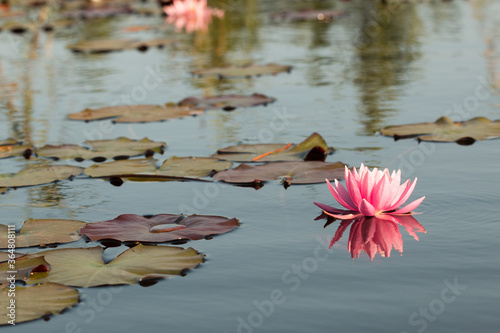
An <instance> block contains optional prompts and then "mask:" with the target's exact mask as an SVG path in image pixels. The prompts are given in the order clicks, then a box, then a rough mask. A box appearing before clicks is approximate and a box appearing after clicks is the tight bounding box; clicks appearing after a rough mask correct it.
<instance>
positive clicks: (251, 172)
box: [213, 161, 345, 186]
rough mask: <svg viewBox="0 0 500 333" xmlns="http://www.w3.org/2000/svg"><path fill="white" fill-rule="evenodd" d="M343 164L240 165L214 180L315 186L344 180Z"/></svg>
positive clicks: (216, 176)
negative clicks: (278, 182)
mask: <svg viewBox="0 0 500 333" xmlns="http://www.w3.org/2000/svg"><path fill="white" fill-rule="evenodd" d="M344 166H345V164H344V163H342V162H334V163H327V162H320V161H304V162H274V163H267V164H262V165H256V166H252V165H248V164H240V165H239V166H237V167H236V168H234V169H230V170H224V171H220V172H217V173H216V174H215V175H214V176H213V178H214V179H215V180H222V181H224V182H226V183H232V184H252V183H253V184H256V183H260V182H264V181H272V180H277V179H281V180H282V181H283V182H284V184H285V186H286V185H291V184H314V183H322V182H324V181H325V178H326V179H328V180H334V179H342V178H344Z"/></svg>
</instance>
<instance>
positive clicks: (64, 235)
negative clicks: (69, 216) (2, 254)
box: [0, 219, 86, 249]
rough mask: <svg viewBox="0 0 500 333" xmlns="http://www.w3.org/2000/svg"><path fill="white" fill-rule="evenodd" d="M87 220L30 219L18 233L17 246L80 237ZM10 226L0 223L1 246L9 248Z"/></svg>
mask: <svg viewBox="0 0 500 333" xmlns="http://www.w3.org/2000/svg"><path fill="white" fill-rule="evenodd" d="M85 225H86V223H85V222H82V221H75V220H61V219H29V220H27V221H26V222H24V224H23V227H22V228H21V231H20V232H19V233H18V234H16V238H15V239H16V248H20V247H30V246H37V245H45V244H54V243H69V242H74V241H77V240H79V239H80V234H79V233H78V231H79V230H80V229H81V228H83V227H84V226H85ZM7 245H8V227H7V226H6V225H1V224H0V248H2V249H4V248H7Z"/></svg>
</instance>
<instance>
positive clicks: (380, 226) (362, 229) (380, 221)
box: [330, 215, 425, 260]
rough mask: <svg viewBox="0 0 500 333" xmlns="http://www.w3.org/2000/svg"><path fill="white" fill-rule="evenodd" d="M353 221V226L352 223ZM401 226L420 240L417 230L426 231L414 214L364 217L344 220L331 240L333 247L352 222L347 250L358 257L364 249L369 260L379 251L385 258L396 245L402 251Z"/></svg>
mask: <svg viewBox="0 0 500 333" xmlns="http://www.w3.org/2000/svg"><path fill="white" fill-rule="evenodd" d="M351 223H352V225H351ZM398 224H399V225H402V226H403V227H405V229H406V231H407V232H408V233H409V234H410V235H411V236H412V237H413V238H415V240H417V241H418V236H417V234H416V232H424V233H425V229H424V227H422V225H421V224H420V223H418V221H417V220H416V219H415V218H414V217H413V216H411V215H402V216H397V217H396V216H391V215H384V216H382V217H366V216H362V217H360V218H358V219H351V220H343V221H342V222H341V223H340V225H339V227H338V229H337V232H336V233H335V236H334V237H333V239H332V241H331V242H330V248H331V247H332V246H333V245H334V244H335V243H336V242H337V241H338V240H340V238H341V237H342V235H343V234H344V231H345V230H346V229H347V228H348V227H349V225H351V230H350V232H349V240H348V243H347V250H348V251H349V252H350V253H351V257H352V258H353V259H354V258H359V255H360V253H361V251H364V252H365V253H366V254H367V255H368V256H369V257H370V260H373V258H375V255H376V254H377V253H379V254H380V255H381V256H382V257H390V256H391V250H392V248H393V247H394V249H395V250H397V251H398V252H400V253H403V238H402V237H401V233H400V232H399V226H398Z"/></svg>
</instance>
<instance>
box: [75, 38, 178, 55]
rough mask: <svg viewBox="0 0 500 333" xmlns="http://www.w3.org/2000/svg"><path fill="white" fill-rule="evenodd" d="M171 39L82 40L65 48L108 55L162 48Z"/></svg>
mask: <svg viewBox="0 0 500 333" xmlns="http://www.w3.org/2000/svg"><path fill="white" fill-rule="evenodd" d="M174 42H175V40H173V39H159V38H157V39H152V40H144V41H138V40H133V39H96V40H83V41H79V42H77V43H75V44H70V45H68V46H67V48H68V49H70V50H71V51H73V52H76V53H108V52H117V51H123V50H130V49H138V50H140V51H145V50H147V49H148V48H150V47H159V48H161V47H164V46H166V45H170V44H173V43H174Z"/></svg>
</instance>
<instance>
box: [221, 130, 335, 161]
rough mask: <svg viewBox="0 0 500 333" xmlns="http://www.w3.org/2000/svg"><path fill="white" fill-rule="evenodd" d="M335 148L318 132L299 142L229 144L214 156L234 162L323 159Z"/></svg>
mask: <svg viewBox="0 0 500 333" xmlns="http://www.w3.org/2000/svg"><path fill="white" fill-rule="evenodd" d="M334 150H335V149H333V148H332V147H328V145H327V143H326V142H325V140H324V139H323V137H322V136H321V135H319V134H318V133H313V134H311V135H310V136H309V137H308V138H307V139H305V140H304V141H302V142H301V143H299V144H295V145H293V144H291V143H289V144H286V143H270V144H255V145H237V146H229V147H225V148H222V149H219V150H218V151H217V154H215V155H213V157H214V158H218V159H221V160H228V161H234V162H277V161H304V160H306V161H311V160H315V161H318V160H320V161H324V160H325V159H326V156H327V155H328V154H331V153H333V151H334Z"/></svg>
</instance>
